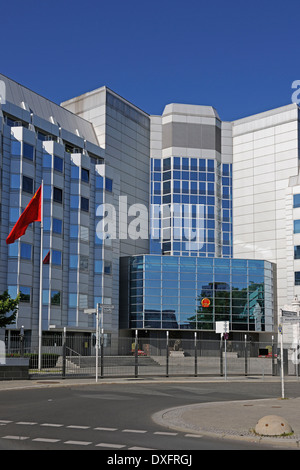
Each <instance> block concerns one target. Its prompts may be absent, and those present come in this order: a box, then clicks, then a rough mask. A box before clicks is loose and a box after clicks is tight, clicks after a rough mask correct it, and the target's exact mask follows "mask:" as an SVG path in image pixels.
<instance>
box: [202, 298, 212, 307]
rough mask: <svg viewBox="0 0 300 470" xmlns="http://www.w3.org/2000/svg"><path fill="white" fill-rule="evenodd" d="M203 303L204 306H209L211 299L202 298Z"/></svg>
mask: <svg viewBox="0 0 300 470" xmlns="http://www.w3.org/2000/svg"><path fill="white" fill-rule="evenodd" d="M201 305H202V307H209V306H210V300H209V299H207V298H205V299H202V300H201Z"/></svg>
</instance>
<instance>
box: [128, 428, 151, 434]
mask: <svg viewBox="0 0 300 470" xmlns="http://www.w3.org/2000/svg"><path fill="white" fill-rule="evenodd" d="M122 432H137V433H141V434H143V433H145V432H147V431H143V430H140V429H123V431H122Z"/></svg>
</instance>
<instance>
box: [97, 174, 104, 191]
mask: <svg viewBox="0 0 300 470" xmlns="http://www.w3.org/2000/svg"><path fill="white" fill-rule="evenodd" d="M96 189H103V176H100V175H97V176H96Z"/></svg>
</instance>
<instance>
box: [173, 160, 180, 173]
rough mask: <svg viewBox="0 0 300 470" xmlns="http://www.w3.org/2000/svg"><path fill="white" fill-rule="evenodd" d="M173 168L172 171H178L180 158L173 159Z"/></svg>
mask: <svg viewBox="0 0 300 470" xmlns="http://www.w3.org/2000/svg"><path fill="white" fill-rule="evenodd" d="M173 168H174V170H180V158H179V157H174V159H173Z"/></svg>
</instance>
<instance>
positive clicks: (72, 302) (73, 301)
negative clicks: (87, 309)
mask: <svg viewBox="0 0 300 470" xmlns="http://www.w3.org/2000/svg"><path fill="white" fill-rule="evenodd" d="M69 307H73V308H74V307H77V294H69Z"/></svg>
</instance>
